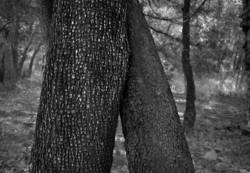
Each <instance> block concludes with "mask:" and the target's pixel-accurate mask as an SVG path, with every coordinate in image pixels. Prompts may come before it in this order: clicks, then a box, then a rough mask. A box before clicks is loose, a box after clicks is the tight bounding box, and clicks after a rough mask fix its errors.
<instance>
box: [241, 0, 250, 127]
mask: <svg viewBox="0 0 250 173" xmlns="http://www.w3.org/2000/svg"><path fill="white" fill-rule="evenodd" d="M242 2H243V13H242V15H241V17H242V23H241V27H242V30H243V32H244V34H245V44H244V46H243V48H244V50H245V72H246V75H247V87H248V89H247V98H248V110H247V119H248V127H249V128H250V99H249V98H250V2H249V1H248V0H242Z"/></svg>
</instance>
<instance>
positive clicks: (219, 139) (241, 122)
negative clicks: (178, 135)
mask: <svg viewBox="0 0 250 173" xmlns="http://www.w3.org/2000/svg"><path fill="white" fill-rule="evenodd" d="M40 86H41V81H40V80H36V79H29V80H28V79H27V80H24V81H21V82H19V83H18V86H17V89H15V90H14V91H11V92H8V91H2V92H0V173H23V172H28V168H29V158H30V150H31V146H32V140H33V135H34V128H35V119H36V111H37V106H38V103H39V95H40V89H41V88H40ZM174 95H175V100H176V103H177V106H178V111H179V115H180V117H181V119H182V118H183V117H182V115H183V111H184V108H185V96H184V95H183V94H181V93H174ZM245 111H246V100H244V99H242V98H240V97H236V96H225V95H220V96H216V97H212V98H211V99H210V101H209V100H208V99H199V98H198V100H197V121H196V126H195V130H194V133H193V134H192V135H188V136H187V140H188V143H189V147H190V150H191V154H192V157H193V160H194V165H195V168H196V173H250V137H249V134H247V133H246V134H245V131H244V126H245V124H246V120H245V119H246V118H245ZM123 144H124V138H123V136H122V130H121V125H120V124H119V125H118V130H117V135H116V147H115V150H114V162H113V168H112V173H128V167H127V161H126V152H125V150H124V146H123Z"/></svg>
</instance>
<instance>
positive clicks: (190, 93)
mask: <svg viewBox="0 0 250 173" xmlns="http://www.w3.org/2000/svg"><path fill="white" fill-rule="evenodd" d="M182 10H183V29H182V44H183V50H182V67H183V72H184V75H185V79H186V109H185V112H184V123H183V124H184V128H185V131H187V132H188V131H190V130H192V129H193V127H194V123H195V119H196V110H195V84H194V79H193V71H192V66H191V64H190V0H184V7H183V9H182Z"/></svg>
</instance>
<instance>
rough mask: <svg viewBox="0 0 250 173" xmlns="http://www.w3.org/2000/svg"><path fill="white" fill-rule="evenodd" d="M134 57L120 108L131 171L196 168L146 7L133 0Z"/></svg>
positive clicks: (186, 172)
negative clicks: (157, 49) (148, 19)
mask: <svg viewBox="0 0 250 173" xmlns="http://www.w3.org/2000/svg"><path fill="white" fill-rule="evenodd" d="M128 2H129V5H128V30H129V31H128V35H129V41H130V46H131V57H130V63H129V71H128V77H127V82H126V88H125V91H124V95H123V99H122V100H123V102H122V107H121V118H122V125H123V133H124V136H125V139H126V140H125V143H126V151H127V158H128V165H129V170H130V173H194V167H193V163H192V159H191V156H190V153H189V149H188V145H187V142H186V140H185V136H184V133H183V129H182V126H181V123H180V119H179V116H178V113H177V109H176V105H175V102H174V99H173V96H172V93H171V90H170V87H169V83H168V80H167V78H166V75H165V73H164V70H163V67H162V65H161V62H160V58H159V57H158V54H157V51H156V47H155V45H154V41H153V38H152V36H151V33H150V32H149V29H148V26H147V23H146V20H145V18H144V15H143V13H142V8H141V6H140V5H139V3H138V1H137V0H129V1H128Z"/></svg>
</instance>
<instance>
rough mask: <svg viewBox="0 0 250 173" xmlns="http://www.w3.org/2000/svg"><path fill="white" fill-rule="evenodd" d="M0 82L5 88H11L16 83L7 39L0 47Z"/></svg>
mask: <svg viewBox="0 0 250 173" xmlns="http://www.w3.org/2000/svg"><path fill="white" fill-rule="evenodd" d="M0 82H1V83H2V84H3V85H4V87H5V88H6V89H13V88H14V87H15V83H16V73H15V68H14V64H13V56H12V51H11V46H10V44H8V42H7V41H4V42H3V44H2V45H1V48H0Z"/></svg>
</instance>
